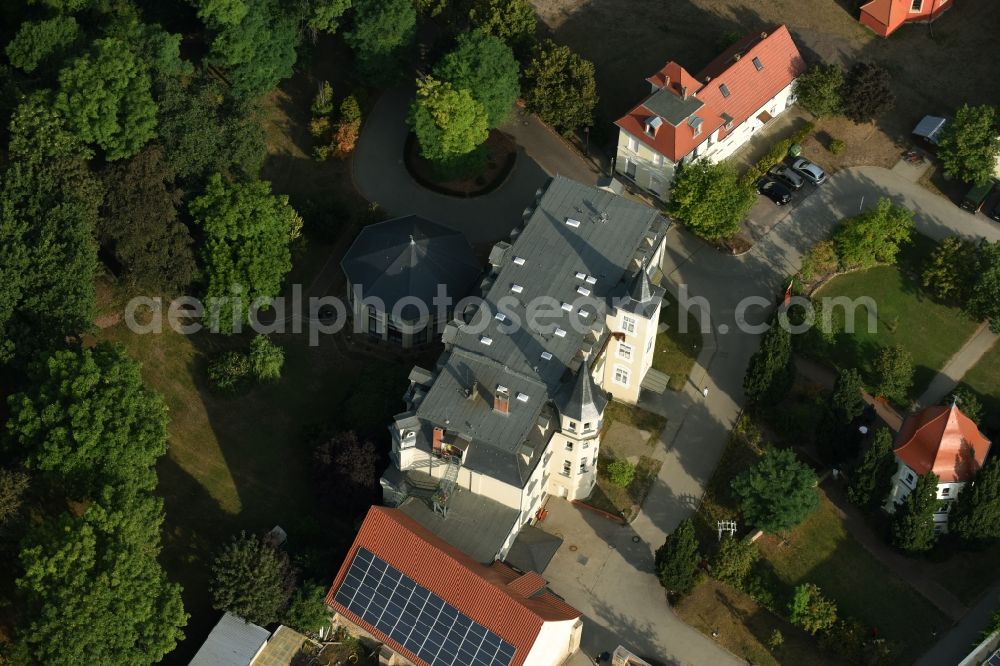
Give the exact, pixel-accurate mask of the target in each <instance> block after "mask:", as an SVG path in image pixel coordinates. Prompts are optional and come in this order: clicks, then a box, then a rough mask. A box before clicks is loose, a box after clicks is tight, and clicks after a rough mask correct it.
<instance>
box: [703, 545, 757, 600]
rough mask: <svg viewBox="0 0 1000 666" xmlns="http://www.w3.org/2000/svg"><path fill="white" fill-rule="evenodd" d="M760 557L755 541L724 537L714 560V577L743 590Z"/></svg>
mask: <svg viewBox="0 0 1000 666" xmlns="http://www.w3.org/2000/svg"><path fill="white" fill-rule="evenodd" d="M758 559H760V551H758V550H757V544H755V543H754V542H752V541H748V540H746V539H737V538H735V537H730V538H727V539H723V541H722V543H721V544H719V552H718V553H716V554H715V558H714V559H713V560H712V577H713V578H715V579H716V580H718V581H720V582H723V583H725V584H726V585H732V586H733V587H735V588H736V589H738V590H742V589H743V584H744V582H745V581H746V579H747V576H749V575H750V572H751V571H752V570H753V565H754V564H755V563H756V562H757V560H758Z"/></svg>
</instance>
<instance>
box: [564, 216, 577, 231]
mask: <svg viewBox="0 0 1000 666" xmlns="http://www.w3.org/2000/svg"><path fill="white" fill-rule="evenodd" d="M566 226H567V227H573V228H574V229H576V228H577V227H579V226H580V220H574V219H573V218H572V217H567V218H566Z"/></svg>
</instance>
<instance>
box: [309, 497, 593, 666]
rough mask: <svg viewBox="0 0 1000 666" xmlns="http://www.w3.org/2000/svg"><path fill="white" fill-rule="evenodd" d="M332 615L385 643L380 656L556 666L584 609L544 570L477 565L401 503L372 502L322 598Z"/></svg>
mask: <svg viewBox="0 0 1000 666" xmlns="http://www.w3.org/2000/svg"><path fill="white" fill-rule="evenodd" d="M326 603H327V605H328V606H329V607H330V608H332V609H333V611H334V612H335V613H336V617H335V622H337V623H339V624H340V625H341V626H345V627H346V628H347V629H348V630H349V631H350V632H351V633H353V634H355V635H361V636H364V637H366V638H369V639H374V640H375V641H377V642H378V643H381V644H382V648H381V655H380V656H382V657H383V658H384V660H383V661H380V662H379V663H387V664H393V665H395V664H400V665H404V666H410V665H415V666H445V665H447V666H557V665H558V664H562V663H564V662H565V661H566V659H567V658H569V657H570V655H572V654H573V653H575V652H576V651H577V650H578V649H579V646H580V636H581V632H582V621H581V619H580V612H579V611H578V610H576V609H575V608H573V607H572V606H570V605H568V604H567V603H565V602H564V601H563V600H562V599H560V598H559V597H557V596H556V595H555V594H553V593H552V592H551V591H550V590H549V589H548V587H547V583H546V581H545V579H544V578H542V577H541V576H540V575H539V574H537V573H534V572H528V573H522V572H520V571H517V570H515V569H513V568H511V567H510V566H508V565H506V564H504V563H503V562H500V561H496V562H493V564H491V565H485V564H480V563H479V562H476V561H475V560H473V559H472V558H470V557H469V556H467V555H465V554H464V553H463V552H462V551H460V550H458V549H457V548H454V547H452V546H450V545H449V544H447V543H445V542H444V541H443V540H441V539H439V538H438V537H437V536H435V535H434V534H433V533H432V532H431V531H430V530H428V529H427V528H425V527H423V526H422V525H420V524H419V523H417V522H416V521H414V520H413V519H411V518H410V517H409V516H407V515H406V514H404V513H403V512H402V511H400V510H398V509H390V508H385V507H377V506H376V507H372V508H371V509H369V511H368V515H367V516H366V517H365V520H364V523H362V525H361V530H360V531H359V532H358V536H357V537H356V538H355V539H354V543H353V544H352V545H351V548H350V550H349V551H348V553H347V557H346V558H345V559H344V563H343V564H342V565H341V567H340V571H339V572H338V573H337V577H336V578H335V579H334V581H333V585H332V586H331V587H330V591H329V593H328V594H327V596H326Z"/></svg>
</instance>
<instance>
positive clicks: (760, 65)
mask: <svg viewBox="0 0 1000 666" xmlns="http://www.w3.org/2000/svg"><path fill="white" fill-rule="evenodd" d="M753 66H754V67H756V68H757V71H758V72H759V71H760V70H762V69H764V63H762V62H761V61H760V58H754V59H753Z"/></svg>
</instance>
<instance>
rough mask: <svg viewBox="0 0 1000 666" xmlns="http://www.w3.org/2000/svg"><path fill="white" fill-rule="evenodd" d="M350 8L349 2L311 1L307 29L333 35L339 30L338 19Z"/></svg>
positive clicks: (337, 0) (347, 0)
mask: <svg viewBox="0 0 1000 666" xmlns="http://www.w3.org/2000/svg"><path fill="white" fill-rule="evenodd" d="M350 8H351V0H312V2H311V3H310V13H309V20H308V24H307V25H308V27H309V28H310V29H311V30H321V31H323V32H326V33H329V34H333V33H335V32H337V30H338V29H339V28H340V19H341V18H342V17H343V16H344V14H346V13H347V10H348V9H350Z"/></svg>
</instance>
